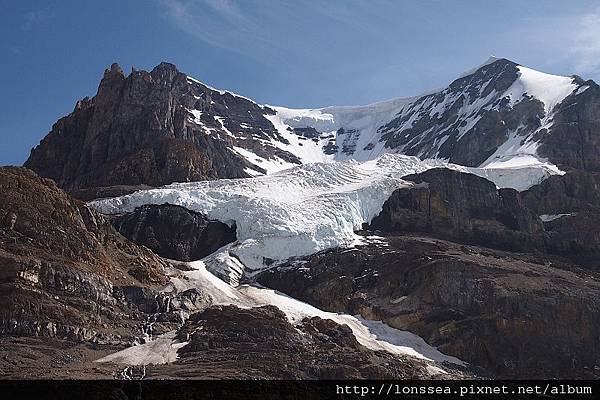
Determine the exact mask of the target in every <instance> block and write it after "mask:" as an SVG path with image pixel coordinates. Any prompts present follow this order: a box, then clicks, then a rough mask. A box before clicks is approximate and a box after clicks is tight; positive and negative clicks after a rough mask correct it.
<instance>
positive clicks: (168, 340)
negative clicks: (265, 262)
mask: <svg viewBox="0 0 600 400" xmlns="http://www.w3.org/2000/svg"><path fill="white" fill-rule="evenodd" d="M188 265H189V266H190V267H191V268H192V269H191V270H190V271H184V272H181V273H180V274H177V276H173V277H172V278H171V283H169V284H168V285H167V286H166V287H165V288H164V289H163V290H164V291H165V292H181V291H185V290H187V289H191V288H197V289H198V290H200V291H202V292H203V293H206V294H208V295H209V296H210V297H211V299H212V304H213V305H236V306H238V307H241V308H249V307H260V306H263V305H274V306H276V307H277V308H279V309H280V310H281V311H282V312H283V313H284V314H285V315H286V317H287V318H288V321H290V323H291V324H293V325H297V324H298V323H299V322H301V321H302V319H304V318H306V317H309V318H310V317H314V316H317V317H320V318H324V319H331V320H333V321H335V322H337V323H339V324H346V325H348V326H349V327H350V329H352V332H353V333H354V335H355V337H356V340H357V341H358V342H359V343H360V344H362V345H363V346H365V347H367V348H369V349H372V350H384V351H388V352H390V353H393V354H399V355H406V356H411V357H415V358H418V359H420V360H423V361H425V362H427V363H430V368H428V370H429V371H430V373H431V374H432V375H433V374H438V373H445V371H444V370H443V367H441V368H440V365H439V364H436V363H444V362H447V363H451V364H457V365H465V363H464V362H463V361H461V360H459V359H457V358H456V357H452V356H447V355H445V354H443V353H441V352H440V351H438V350H437V349H436V348H434V347H432V346H430V345H428V344H427V343H426V342H425V341H424V340H423V339H422V338H421V337H419V336H417V335H415V334H412V333H410V332H407V331H401V330H397V329H394V328H391V327H389V326H387V325H385V324H383V323H381V322H374V321H366V320H364V319H362V318H361V317H354V316H351V315H346V314H336V313H331V312H325V311H322V310H319V309H318V308H315V307H313V306H311V305H309V304H307V303H304V302H301V301H299V300H295V299H293V298H291V297H289V296H286V295H284V294H282V293H279V292H277V291H275V290H271V289H267V288H263V287H258V286H251V285H239V286H237V287H235V288H234V287H231V286H229V285H227V284H226V283H225V282H223V281H222V280H220V279H219V278H217V277H215V276H214V275H213V274H211V273H210V272H209V271H207V269H206V266H205V264H204V262H203V261H195V262H191V263H188ZM186 344H187V343H186V342H179V341H177V340H176V339H175V333H174V332H169V333H167V334H164V335H161V336H159V337H157V338H156V339H154V340H152V341H150V342H148V343H145V344H142V345H138V346H132V347H129V348H127V349H125V350H121V351H119V352H116V353H113V354H109V355H108V356H105V357H103V358H101V359H99V360H96V361H97V362H114V363H118V364H124V365H148V364H164V363H169V362H173V361H176V360H177V350H178V349H180V348H181V347H183V346H185V345H186Z"/></svg>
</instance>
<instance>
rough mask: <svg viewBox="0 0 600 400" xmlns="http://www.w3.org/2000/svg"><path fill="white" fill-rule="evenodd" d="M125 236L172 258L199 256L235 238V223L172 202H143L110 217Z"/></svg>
mask: <svg viewBox="0 0 600 400" xmlns="http://www.w3.org/2000/svg"><path fill="white" fill-rule="evenodd" d="M112 223H113V225H114V227H115V228H116V229H117V230H118V231H119V232H120V233H121V234H122V235H123V236H125V237H126V238H128V239H130V240H132V241H133V242H135V243H137V244H140V245H144V246H146V247H148V248H149V249H151V250H152V251H154V252H155V253H156V254H158V255H160V256H162V257H166V258H169V259H173V260H179V261H192V260H199V259H201V258H203V257H205V256H207V255H209V254H211V253H213V252H214V251H215V250H217V249H218V248H220V247H222V246H224V245H226V244H228V243H231V242H233V241H235V239H236V235H235V226H233V227H229V226H227V225H226V224H224V223H222V222H219V221H215V220H209V219H208V218H206V217H205V216H204V215H202V214H200V213H197V212H194V211H190V210H188V209H186V208H183V207H180V206H176V205H172V204H162V205H146V206H142V207H139V208H137V209H136V210H135V211H134V212H131V213H128V214H124V215H119V216H115V217H113V218H112Z"/></svg>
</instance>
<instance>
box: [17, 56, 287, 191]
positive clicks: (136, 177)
mask: <svg viewBox="0 0 600 400" xmlns="http://www.w3.org/2000/svg"><path fill="white" fill-rule="evenodd" d="M269 112H272V111H269V109H267V108H262V107H260V106H258V105H257V104H256V103H254V102H251V101H249V100H247V99H244V98H242V97H238V96H234V95H232V94H230V93H227V92H219V91H216V90H213V89H210V88H208V87H206V86H204V85H202V84H200V83H198V82H195V81H192V80H190V79H189V78H188V77H187V76H186V75H185V74H182V73H180V72H179V71H177V69H176V68H175V66H174V65H172V64H167V63H162V64H160V65H158V66H157V67H156V68H154V69H153V70H152V71H151V72H146V71H132V73H131V74H130V75H129V76H127V77H126V76H125V74H124V73H123V71H122V70H121V68H120V67H119V66H118V65H116V64H113V65H112V66H111V68H110V69H107V70H106V71H105V73H104V77H103V78H102V81H101V82H100V86H99V87H98V93H97V94H96V96H94V97H93V98H91V99H89V98H85V99H83V100H81V101H79V102H78V103H77V106H76V107H75V110H74V111H73V113H71V114H70V115H68V116H67V117H64V118H61V119H60V120H59V121H58V122H57V123H56V124H55V125H54V126H53V128H52V131H51V132H50V133H49V134H48V136H47V137H46V138H45V139H44V140H43V141H42V142H41V143H40V145H39V146H38V147H36V148H35V149H34V150H33V151H32V153H31V156H30V157H29V159H28V160H27V162H26V163H25V166H26V167H28V168H30V169H33V170H34V171H36V172H38V173H39V174H40V175H41V176H44V177H49V178H52V179H53V180H55V181H56V182H57V184H58V185H59V186H61V187H62V188H65V189H67V190H75V189H84V188H93V187H105V186H113V185H140V184H147V185H151V186H158V185H164V184H168V183H171V182H185V181H197V180H205V179H215V178H236V177H247V176H249V175H248V173H247V172H245V168H246V167H248V164H247V161H246V160H245V159H243V158H242V157H241V156H239V155H238V154H236V153H235V152H233V151H232V146H233V145H235V144H239V143H238V141H244V140H250V139H249V138H251V137H253V135H258V136H260V135H262V136H265V138H268V137H269V136H275V137H276V136H277V135H278V134H277V132H276V130H275V129H274V128H273V126H272V124H271V123H270V122H269V121H267V120H266V119H265V118H264V115H265V114H267V113H269ZM219 116H222V117H221V118H222V119H219ZM229 124H237V125H238V126H239V125H241V124H245V126H248V127H249V128H248V129H245V130H244V131H245V133H246V137H241V138H235V137H234V136H233V135H228V134H227V133H226V132H227V130H228V129H227V126H229ZM259 150H260V149H259ZM265 151H266V150H265ZM273 152H277V151H276V149H275V150H273ZM284 157H286V156H284ZM287 158H289V159H290V160H292V161H296V160H295V159H294V157H293V156H292V155H287ZM263 172H264V171H263Z"/></svg>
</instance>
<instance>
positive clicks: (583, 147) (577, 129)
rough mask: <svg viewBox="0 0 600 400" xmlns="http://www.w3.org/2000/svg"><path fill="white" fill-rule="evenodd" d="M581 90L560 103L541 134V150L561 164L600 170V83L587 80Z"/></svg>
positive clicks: (588, 169)
mask: <svg viewBox="0 0 600 400" xmlns="http://www.w3.org/2000/svg"><path fill="white" fill-rule="evenodd" d="M576 80H577V81H578V82H579V84H580V85H582V87H584V86H587V88H586V89H585V90H579V91H577V92H576V93H573V94H571V95H570V96H568V97H567V98H565V99H564V100H563V102H562V103H561V104H560V105H559V106H558V107H557V112H556V113H555V116H554V123H553V124H552V128H551V130H550V132H548V134H547V135H545V136H544V137H542V138H541V143H542V145H541V146H540V148H539V153H540V155H541V156H542V157H546V158H548V159H549V160H550V161H552V162H553V163H555V164H557V165H560V166H568V167H571V168H576V169H581V170H586V171H596V172H600V135H599V133H600V121H599V120H598V115H599V114H600V87H599V86H598V84H596V83H595V82H594V81H591V80H589V81H586V82H583V81H582V80H581V79H580V78H576Z"/></svg>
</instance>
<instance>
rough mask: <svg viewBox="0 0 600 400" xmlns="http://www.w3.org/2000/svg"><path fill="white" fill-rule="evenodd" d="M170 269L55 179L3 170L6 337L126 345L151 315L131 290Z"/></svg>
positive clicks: (0, 214)
mask: <svg viewBox="0 0 600 400" xmlns="http://www.w3.org/2000/svg"><path fill="white" fill-rule="evenodd" d="M165 266H166V263H165V262H164V261H163V260H161V259H159V258H158V257H157V256H156V255H154V254H153V253H152V252H150V251H148V250H147V249H144V248H141V247H138V246H137V245H135V244H133V243H131V242H129V241H128V240H126V239H125V238H123V237H122V236H121V235H119V234H118V233H117V232H116V231H115V230H114V229H113V228H112V226H111V225H110V223H109V222H108V221H107V220H106V219H105V218H104V217H103V216H101V215H100V214H98V213H96V212H95V211H93V210H90V209H89V208H88V207H87V206H86V205H85V204H83V203H82V202H80V201H78V200H74V199H72V198H71V197H69V196H68V195H67V194H66V193H64V192H63V191H61V190H60V189H59V188H58V187H57V186H56V185H55V183H54V182H52V181H51V180H49V179H43V178H39V177H38V176H36V175H35V174H34V173H33V172H31V171H29V170H26V169H24V168H9V167H4V168H0V267H1V268H0V275H1V281H0V293H1V295H0V305H1V307H0V308H1V310H0V320H1V327H0V332H1V333H2V334H4V335H17V336H20V335H24V336H41V337H54V338H59V339H70V340H76V341H89V342H96V343H128V342H130V341H132V340H134V338H135V337H136V336H139V335H140V334H139V329H140V326H141V325H142V324H143V321H144V318H145V316H144V315H143V314H142V312H141V311H140V309H139V307H138V304H136V302H135V301H128V300H127V299H126V297H127V296H126V294H127V293H129V292H131V290H132V288H135V287H148V288H149V290H150V291H152V288H153V287H158V286H160V285H162V284H164V283H165V282H166V281H167V278H166V276H165V275H164V273H163V268H164V267H165ZM130 300H133V298H130ZM155 303H156V300H155Z"/></svg>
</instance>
